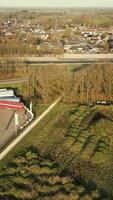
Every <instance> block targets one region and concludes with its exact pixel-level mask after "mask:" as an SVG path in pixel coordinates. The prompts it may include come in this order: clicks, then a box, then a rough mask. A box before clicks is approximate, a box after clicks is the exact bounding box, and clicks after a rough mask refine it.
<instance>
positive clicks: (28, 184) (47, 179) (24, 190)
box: [0, 146, 105, 200]
mask: <svg viewBox="0 0 113 200" xmlns="http://www.w3.org/2000/svg"><path fill="white" fill-rule="evenodd" d="M31 191H32V192H31ZM99 198H103V199H105V198H104V196H103V195H102V193H101V192H100V191H99V190H97V189H96V188H90V189H89V188H87V185H85V184H82V182H81V181H80V180H79V179H77V178H76V179H74V178H72V177H71V176H70V175H69V174H68V172H66V171H65V170H63V171H61V170H60V167H59V166H58V164H57V163H55V162H54V161H53V160H52V159H50V158H48V157H42V156H41V155H40V154H39V152H38V150H37V148H36V147H33V146H31V147H29V148H26V149H24V151H23V152H21V153H20V154H19V155H17V156H16V157H15V158H14V159H13V160H12V161H11V162H9V163H8V164H7V165H6V167H5V168H4V170H3V171H2V172H1V173H0V199H3V200H4V199H13V200H14V199H15V200H17V199H19V200H24V199H26V200H29V199H30V200H31V199H33V200H35V199H42V200H49V199H51V200H54V199H60V200H63V199H65V200H66V199H67V200H69V199H70V200H73V199H81V200H85V199H89V200H91V199H95V200H96V199H99Z"/></svg>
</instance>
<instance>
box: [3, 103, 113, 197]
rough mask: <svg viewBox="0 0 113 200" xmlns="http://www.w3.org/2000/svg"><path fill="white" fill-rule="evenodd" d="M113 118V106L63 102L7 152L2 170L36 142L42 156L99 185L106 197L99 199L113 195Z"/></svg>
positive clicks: (85, 181)
mask: <svg viewBox="0 0 113 200" xmlns="http://www.w3.org/2000/svg"><path fill="white" fill-rule="evenodd" d="M112 120H113V106H90V105H79V104H64V103H60V104H59V105H58V106H57V107H56V108H55V109H54V110H53V111H51V112H50V113H49V115H48V116H47V117H46V118H45V119H44V120H43V121H42V122H40V124H39V126H36V127H35V128H34V129H33V130H32V131H31V132H30V133H28V135H27V136H26V137H25V138H24V139H23V140H22V141H21V142H20V143H19V144H18V145H17V146H16V147H15V148H14V149H13V150H12V151H11V152H10V154H9V155H7V156H6V158H5V159H4V161H2V163H1V173H2V171H3V170H2V169H3V168H4V167H6V166H7V165H8V163H10V162H11V161H12V158H14V157H15V156H17V155H18V154H20V153H21V151H24V150H25V149H26V148H29V147H30V146H33V147H36V148H37V149H38V152H39V153H40V155H41V156H44V157H48V158H52V160H53V161H54V162H55V163H57V164H58V165H59V166H60V167H59V169H60V170H61V171H64V170H66V171H68V173H69V174H70V175H72V176H73V178H74V179H79V180H81V183H82V184H83V183H84V184H85V185H87V188H88V190H89V189H94V188H99V190H100V191H101V194H102V195H103V197H101V198H100V197H98V198H97V199H106V200H107V199H113V197H112V196H110V195H113V136H112V132H113V122H112ZM34 163H35V162H34ZM35 164H36V163H35ZM28 165H29V162H28ZM36 166H37V164H36ZM6 168H7V167H6ZM8 168H9V170H10V167H8ZM37 173H38V172H37ZM66 175H67V173H66ZM84 184H83V185H84ZM66 198H67V197H66ZM58 199H63V198H58ZM64 199H65V198H64ZM67 199H71V198H69V197H68V198H67ZM80 199H82V198H80ZM83 199H96V198H92V197H89V198H88V197H87V196H86V197H84V198H83Z"/></svg>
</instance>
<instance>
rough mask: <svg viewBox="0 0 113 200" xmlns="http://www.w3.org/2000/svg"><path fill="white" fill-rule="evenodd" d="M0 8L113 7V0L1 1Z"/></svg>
mask: <svg viewBox="0 0 113 200" xmlns="http://www.w3.org/2000/svg"><path fill="white" fill-rule="evenodd" d="M0 7H39V8H40V7H113V0H0Z"/></svg>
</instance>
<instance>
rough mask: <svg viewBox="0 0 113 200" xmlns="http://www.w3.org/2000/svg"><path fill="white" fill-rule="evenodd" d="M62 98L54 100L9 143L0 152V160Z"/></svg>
mask: <svg viewBox="0 0 113 200" xmlns="http://www.w3.org/2000/svg"><path fill="white" fill-rule="evenodd" d="M61 99H62V96H61V97H59V98H58V99H57V100H56V101H55V102H53V103H52V104H51V105H50V106H49V107H48V108H47V109H46V110H45V111H44V112H43V113H42V114H41V115H40V116H39V117H38V118H37V119H36V120H35V121H34V122H33V123H32V124H31V125H30V126H29V127H28V128H26V130H25V131H24V132H23V133H22V134H21V135H19V136H18V137H17V138H16V139H15V140H14V141H13V142H12V143H11V144H9V145H8V147H6V149H4V150H3V152H2V153H1V154H0V160H2V159H3V158H4V157H5V156H6V155H7V154H8V153H9V152H10V151H11V150H12V149H13V148H14V147H15V146H16V144H17V143H18V142H20V141H21V140H22V139H23V138H24V137H25V136H26V135H27V133H28V132H29V131H31V130H32V129H33V128H34V127H35V126H36V125H37V124H38V123H39V122H40V121H41V120H42V119H43V118H44V117H45V116H46V115H47V114H48V113H49V112H50V111H51V110H52V109H53V108H54V107H55V106H56V105H57V104H58V103H59V102H60V100H61Z"/></svg>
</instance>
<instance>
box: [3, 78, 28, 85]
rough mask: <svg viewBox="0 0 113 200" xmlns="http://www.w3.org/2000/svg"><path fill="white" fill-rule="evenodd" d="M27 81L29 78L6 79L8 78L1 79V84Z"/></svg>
mask: <svg viewBox="0 0 113 200" xmlns="http://www.w3.org/2000/svg"><path fill="white" fill-rule="evenodd" d="M26 81H27V78H17V79H6V80H0V85H4V84H10V83H22V82H26Z"/></svg>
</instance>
